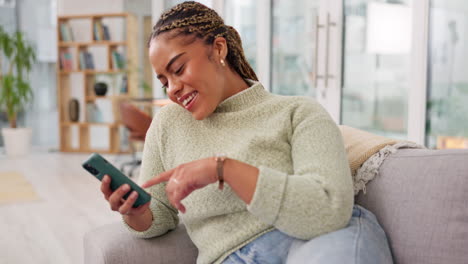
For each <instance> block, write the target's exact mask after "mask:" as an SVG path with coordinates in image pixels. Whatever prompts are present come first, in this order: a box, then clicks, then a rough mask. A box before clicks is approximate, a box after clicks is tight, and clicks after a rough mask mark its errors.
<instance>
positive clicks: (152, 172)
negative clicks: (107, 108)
mask: <svg viewBox="0 0 468 264" xmlns="http://www.w3.org/2000/svg"><path fill="white" fill-rule="evenodd" d="M158 114H159V113H158ZM158 114H157V115H156V116H155V118H154V119H153V121H152V123H151V126H150V128H149V129H148V132H147V133H146V138H145V145H144V148H143V157H142V163H141V170H140V176H139V178H138V182H139V184H142V183H144V182H146V181H147V180H149V179H151V178H153V177H154V176H156V175H158V174H159V173H161V172H164V166H163V163H162V160H161V153H160V148H159V146H160V144H161V142H162V140H161V137H162V134H161V133H163V132H162V129H161V118H160V116H159V115H158ZM165 188H166V183H161V184H158V185H155V186H152V187H150V188H148V189H146V191H148V192H149V193H150V194H151V197H152V199H151V204H150V209H151V212H152V213H153V222H152V224H151V226H150V227H149V228H148V229H147V230H146V231H143V232H139V231H136V230H134V229H133V228H131V227H130V226H129V225H127V224H126V223H125V221H124V224H125V225H126V226H127V228H128V229H129V230H130V232H131V233H132V234H133V235H135V236H136V237H140V238H151V237H155V236H161V235H163V234H165V233H167V232H168V231H169V230H172V229H175V228H176V227H177V225H178V223H179V218H178V216H177V209H175V208H174V207H173V206H172V205H171V204H170V202H169V200H168V199H167V196H166V191H165Z"/></svg>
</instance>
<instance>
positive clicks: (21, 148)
mask: <svg viewBox="0 0 468 264" xmlns="http://www.w3.org/2000/svg"><path fill="white" fill-rule="evenodd" d="M2 136H3V142H5V151H6V154H7V156H8V157H20V156H25V155H26V154H28V153H29V151H30V150H31V136H32V130H31V128H2Z"/></svg>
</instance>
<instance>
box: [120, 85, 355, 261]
mask: <svg viewBox="0 0 468 264" xmlns="http://www.w3.org/2000/svg"><path fill="white" fill-rule="evenodd" d="M216 153H224V154H226V155H227V157H229V158H231V159H236V160H239V161H241V162H245V163H248V164H250V165H253V166H255V167H257V168H258V169H259V175H258V180H257V185H256V188H255V191H254V195H253V198H252V200H251V202H250V204H246V203H245V202H244V201H243V200H241V199H240V198H239V197H238V196H237V195H236V193H235V192H234V191H233V190H232V189H231V188H230V187H229V185H228V184H226V185H225V188H224V189H223V190H219V189H218V186H217V183H216V184H210V185H208V186H206V187H204V188H202V189H198V190H196V191H194V192H193V193H191V194H190V195H189V196H188V197H186V198H185V199H184V200H182V203H183V204H184V205H185V207H186V213H185V214H178V212H177V210H176V209H175V208H174V207H173V206H172V205H171V204H170V203H169V201H168V199H167V197H166V194H165V183H161V184H158V185H155V186H152V187H150V188H148V192H149V193H150V194H151V195H152V197H153V198H152V201H151V205H150V208H151V210H152V213H153V219H154V220H153V223H152V225H151V226H150V228H149V229H148V230H146V231H144V232H137V231H135V230H133V229H132V228H130V227H129V226H127V227H128V228H129V230H130V231H131V232H132V233H133V234H135V235H136V236H138V237H142V238H150V237H155V236H160V235H163V234H165V233H166V232H168V231H169V230H171V229H174V228H176V227H177V225H178V222H179V217H180V219H181V220H182V222H183V223H184V224H185V226H186V228H187V232H188V234H189V236H190V238H191V240H192V241H193V243H194V244H195V245H196V247H197V248H198V250H199V254H198V258H197V263H201V264H203V263H220V262H222V261H223V260H224V259H225V258H226V257H227V256H228V255H229V254H231V253H232V252H234V251H236V250H238V249H239V248H241V247H242V246H244V245H246V244H248V243H249V242H251V241H253V240H254V239H255V238H258V237H259V236H261V235H262V234H265V233H267V232H269V231H272V230H274V229H278V230H280V231H282V232H284V233H286V234H288V235H290V236H292V237H295V238H299V239H304V240H309V239H311V238H314V237H316V236H318V235H321V234H324V233H327V232H331V231H334V230H337V229H340V228H342V227H345V226H346V225H347V223H348V221H349V219H350V217H351V212H352V206H353V185H352V178H351V174H350V168H349V164H348V162H347V158H346V153H345V149H344V145H343V140H342V136H341V134H340V131H339V129H338V127H337V126H336V124H335V123H334V121H333V120H332V119H331V118H330V116H329V115H328V113H327V112H326V111H325V110H324V109H323V108H322V107H321V106H320V104H318V103H317V102H316V101H314V100H313V99H311V98H307V97H299V96H280V95H274V94H270V93H269V92H268V91H266V90H265V89H264V88H263V86H262V85H261V84H260V83H258V82H254V83H253V85H252V86H251V87H249V88H248V89H246V90H244V91H242V92H240V93H237V94H235V95H233V96H231V97H229V98H227V99H226V100H224V101H223V102H221V103H220V104H219V105H218V107H217V108H216V109H215V111H214V113H213V114H211V115H210V116H208V117H207V118H205V119H203V120H195V119H194V118H193V117H192V115H191V114H190V113H189V112H188V111H187V110H185V109H183V108H182V107H180V106H179V105H176V104H172V105H168V106H166V107H164V108H162V109H161V110H160V111H159V112H158V113H157V114H156V115H155V117H154V119H153V122H152V124H151V127H150V128H149V130H148V133H147V136H146V141H145V146H144V151H143V158H142V166H141V174H140V177H139V182H141V183H142V182H145V181H147V180H149V179H150V178H152V177H154V176H155V175H158V174H159V173H161V172H163V171H167V170H169V169H172V168H174V167H176V166H178V165H180V164H183V163H187V162H190V161H193V160H198V159H203V158H207V157H213V156H214V154H216Z"/></svg>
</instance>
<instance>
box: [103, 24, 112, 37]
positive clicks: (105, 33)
mask: <svg viewBox="0 0 468 264" xmlns="http://www.w3.org/2000/svg"><path fill="white" fill-rule="evenodd" d="M102 29H103V32H104V36H103V37H104V40H111V37H110V32H109V27H108V26H106V25H102Z"/></svg>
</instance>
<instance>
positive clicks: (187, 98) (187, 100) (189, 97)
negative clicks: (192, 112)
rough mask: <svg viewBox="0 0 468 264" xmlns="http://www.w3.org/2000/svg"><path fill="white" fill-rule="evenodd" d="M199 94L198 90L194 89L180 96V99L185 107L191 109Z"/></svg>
mask: <svg viewBox="0 0 468 264" xmlns="http://www.w3.org/2000/svg"><path fill="white" fill-rule="evenodd" d="M197 95H198V92H197V91H193V92H191V93H189V94H186V95H184V96H182V97H180V98H179V99H178V101H179V102H180V103H181V104H182V105H183V106H184V108H185V109H189V108H190V107H191V105H192V102H193V101H194V99H195V98H196V96H197Z"/></svg>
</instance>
